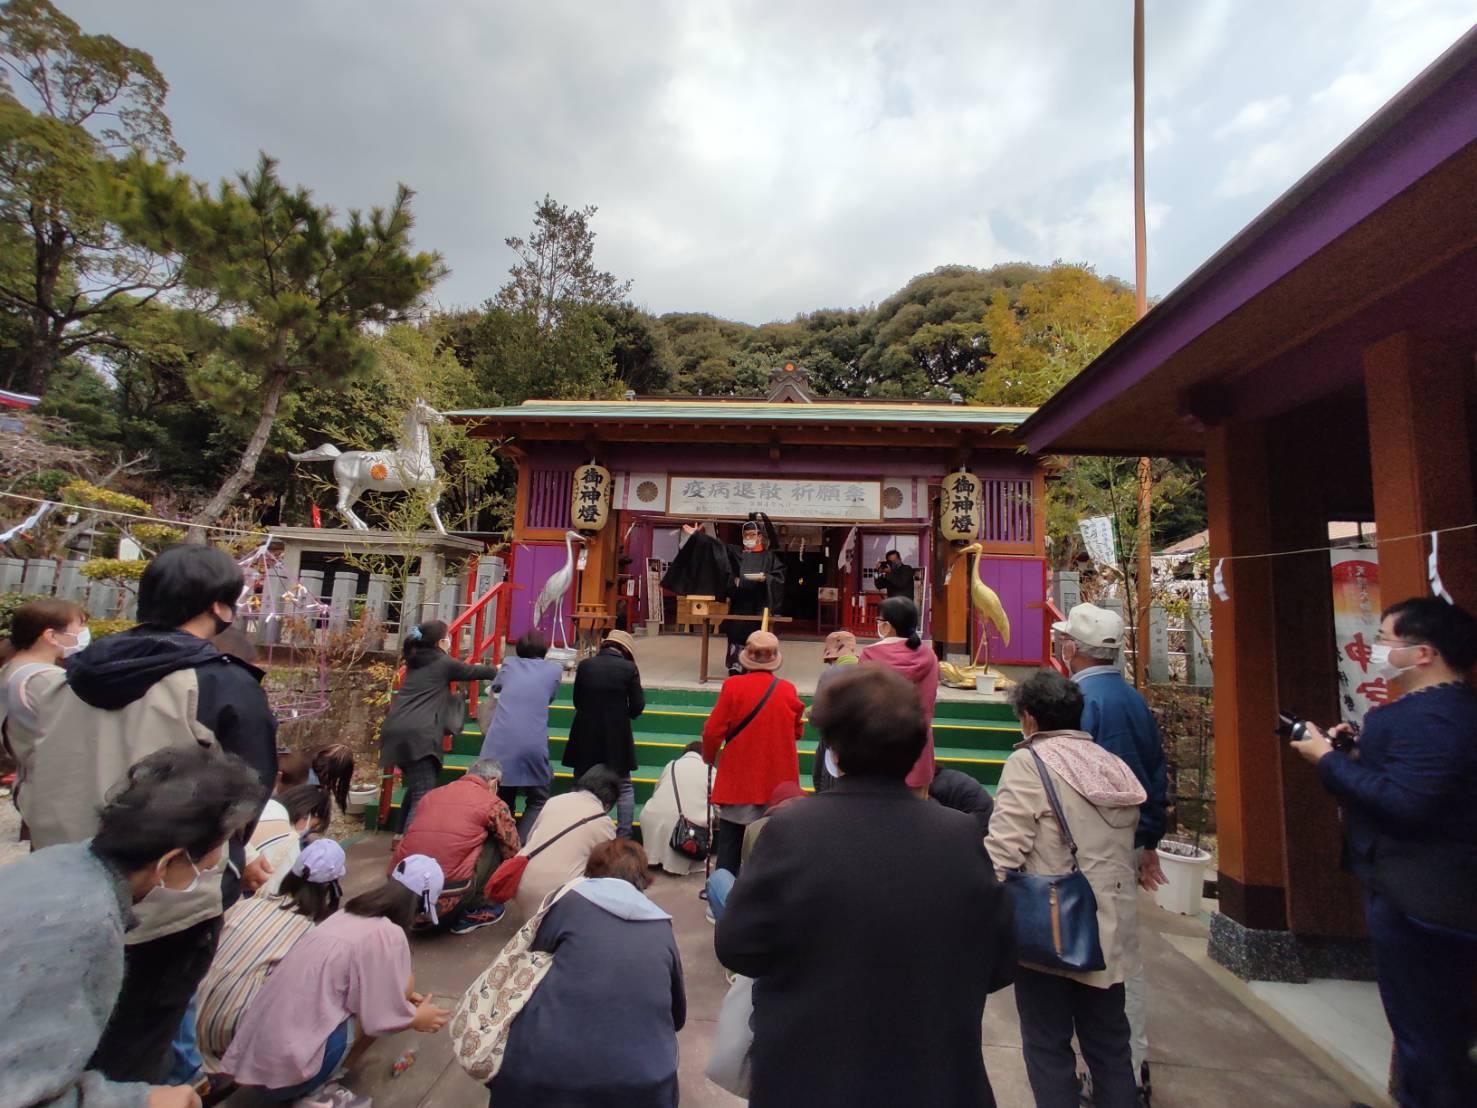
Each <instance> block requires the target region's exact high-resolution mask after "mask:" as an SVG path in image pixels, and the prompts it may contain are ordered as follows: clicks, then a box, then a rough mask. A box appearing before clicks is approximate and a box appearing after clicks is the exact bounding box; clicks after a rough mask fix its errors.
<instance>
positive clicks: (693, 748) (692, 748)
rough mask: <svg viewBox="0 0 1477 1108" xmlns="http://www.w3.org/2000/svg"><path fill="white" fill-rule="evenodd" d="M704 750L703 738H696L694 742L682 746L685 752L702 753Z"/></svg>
mask: <svg viewBox="0 0 1477 1108" xmlns="http://www.w3.org/2000/svg"><path fill="white" fill-rule="evenodd" d="M702 752H703V743H702V740H701V739H694V740H693V741H692V742H690V743H688V744H687V745H686V746H684V747H683V748H682V753H683V754H701V753H702Z"/></svg>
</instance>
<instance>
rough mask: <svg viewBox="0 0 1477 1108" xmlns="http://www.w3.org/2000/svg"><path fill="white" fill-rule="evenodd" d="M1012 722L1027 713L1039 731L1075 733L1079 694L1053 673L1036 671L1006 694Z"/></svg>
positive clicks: (1066, 679) (1079, 720) (1074, 686)
mask: <svg viewBox="0 0 1477 1108" xmlns="http://www.w3.org/2000/svg"><path fill="white" fill-rule="evenodd" d="M1010 705H1011V707H1012V708H1014V709H1015V715H1016V718H1017V719H1019V718H1020V717H1021V713H1023V712H1030V713H1031V718H1032V719H1034V720H1035V721H1036V726H1037V727H1039V728H1041V730H1043V731H1076V730H1078V729H1079V728H1081V726H1082V690H1081V689H1079V688H1078V687H1077V682H1075V681H1073V680H1072V679H1071V678H1070V677H1064V676H1063V675H1062V674H1060V673H1058V672H1057V671H1056V670H1054V669H1042V670H1037V671H1036V672H1035V673H1033V674H1031V676H1030V677H1028V678H1026V680H1024V681H1022V682H1021V683H1020V684H1019V685H1017V686H1016V687H1015V688H1014V689H1012V690H1011V692H1010Z"/></svg>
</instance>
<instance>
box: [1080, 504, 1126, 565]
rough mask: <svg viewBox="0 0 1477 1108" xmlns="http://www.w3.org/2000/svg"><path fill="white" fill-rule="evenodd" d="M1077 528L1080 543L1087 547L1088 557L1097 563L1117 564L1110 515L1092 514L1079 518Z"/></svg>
mask: <svg viewBox="0 0 1477 1108" xmlns="http://www.w3.org/2000/svg"><path fill="white" fill-rule="evenodd" d="M1077 529H1078V530H1079V531H1081V532H1082V544H1083V545H1084V546H1086V547H1087V555H1088V557H1090V558H1091V559H1092V560H1093V561H1094V562H1097V563H1098V564H1099V565H1104V566H1111V565H1117V564H1118V556H1117V554H1115V553H1114V551H1116V550H1117V549H1118V548H1117V545H1116V543H1115V542H1114V540H1113V520H1112V517H1110V516H1093V517H1092V518H1090V519H1084V520H1081V521H1080V522H1079V523H1078V524H1077Z"/></svg>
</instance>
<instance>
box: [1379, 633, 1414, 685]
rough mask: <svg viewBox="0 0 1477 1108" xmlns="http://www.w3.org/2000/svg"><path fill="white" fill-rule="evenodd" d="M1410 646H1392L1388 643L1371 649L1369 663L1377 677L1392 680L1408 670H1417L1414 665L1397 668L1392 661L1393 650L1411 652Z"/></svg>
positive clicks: (1380, 643)
mask: <svg viewBox="0 0 1477 1108" xmlns="http://www.w3.org/2000/svg"><path fill="white" fill-rule="evenodd" d="M1410 649H1412V648H1411V647H1409V646H1391V645H1389V644H1388V643H1382V642H1377V643H1375V644H1374V645H1373V646H1371V647H1370V648H1369V663H1370V665H1371V666H1372V667H1373V668H1374V672H1375V674H1376V675H1378V676H1380V677H1383V678H1385V679H1386V680H1390V679H1392V678H1395V677H1399V676H1400V675H1401V674H1402V673H1405V672H1406V671H1407V670H1412V669H1415V666H1414V665H1408V666H1397V665H1396V664H1395V663H1394V662H1392V661H1390V652H1391V651H1393V650H1410Z"/></svg>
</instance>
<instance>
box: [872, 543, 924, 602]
mask: <svg viewBox="0 0 1477 1108" xmlns="http://www.w3.org/2000/svg"><path fill="white" fill-rule="evenodd" d="M917 574H918V571H917V570H916V569H914V568H913V567H912V566H910V565H908V563H907V562H905V561H903V556H902V555H901V554H899V553H898V552H897V551H896V550H889V551H888V552H887V556H886V557H885V558H883V559H882V561H880V562H878V563H877V570H876V579H877V587H878V588H879V589H881V590H882V591H883V592H884V593H886V594H887V597H888V599H889V600H890V599H892V598H893V597H894V596H906V597H907V598H908V599H909V600H912V599H913V579H914V577H916V576H917Z"/></svg>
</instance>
